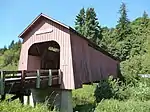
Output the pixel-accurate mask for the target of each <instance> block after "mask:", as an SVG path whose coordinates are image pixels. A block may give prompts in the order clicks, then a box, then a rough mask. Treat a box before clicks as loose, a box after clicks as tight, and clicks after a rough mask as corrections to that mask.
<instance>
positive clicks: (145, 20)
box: [142, 11, 149, 27]
mask: <svg viewBox="0 0 150 112" xmlns="http://www.w3.org/2000/svg"><path fill="white" fill-rule="evenodd" d="M148 21H149V20H148V14H147V13H146V11H144V13H143V16H142V26H143V27H147V26H148Z"/></svg>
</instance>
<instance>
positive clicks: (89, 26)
mask: <svg viewBox="0 0 150 112" xmlns="http://www.w3.org/2000/svg"><path fill="white" fill-rule="evenodd" d="M75 29H76V31H77V32H79V33H80V34H82V35H83V36H85V37H87V38H88V39H90V40H91V41H93V42H95V43H97V42H98V41H100V40H101V39H102V34H101V33H102V30H101V27H100V25H99V22H98V19H97V17H96V13H95V10H94V8H87V10H86V11H85V9H84V8H82V9H81V10H80V12H79V14H78V15H77V16H76V21H75Z"/></svg>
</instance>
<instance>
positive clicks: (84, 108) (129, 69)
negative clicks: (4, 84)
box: [0, 3, 150, 112]
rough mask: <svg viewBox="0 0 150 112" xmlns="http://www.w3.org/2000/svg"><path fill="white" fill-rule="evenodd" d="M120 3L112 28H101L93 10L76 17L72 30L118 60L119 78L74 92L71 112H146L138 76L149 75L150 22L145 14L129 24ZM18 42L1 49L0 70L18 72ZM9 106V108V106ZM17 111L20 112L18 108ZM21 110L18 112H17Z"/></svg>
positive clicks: (149, 100)
mask: <svg viewBox="0 0 150 112" xmlns="http://www.w3.org/2000/svg"><path fill="white" fill-rule="evenodd" d="M126 10H127V7H126V5H125V4H124V3H122V5H121V7H120V10H119V13H120V17H119V19H118V23H117V25H116V27H114V28H108V27H102V26H100V23H99V21H98V18H97V17H96V12H95V10H94V8H87V9H84V8H82V9H81V10H80V12H79V14H78V15H77V16H76V19H75V20H76V21H75V29H76V30H77V31H78V32H79V33H81V34H82V35H84V36H85V37H87V38H88V39H90V40H91V41H93V42H95V43H96V44H97V45H98V46H100V47H101V48H103V49H104V50H106V51H107V52H109V53H110V54H112V55H113V56H115V57H117V58H118V59H120V61H121V63H120V72H121V76H122V78H118V79H113V77H110V78H109V79H107V80H102V81H100V82H99V83H97V84H93V85H84V86H83V88H81V89H78V90H74V91H73V106H74V110H78V111H79V112H94V110H95V111H96V112H122V111H126V112H149V111H150V92H149V91H150V83H149V82H150V81H149V80H150V79H144V78H140V77H139V76H138V74H147V73H150V60H149V57H150V46H149V43H150V18H149V16H148V15H147V13H146V12H145V11H144V12H143V14H142V16H141V17H138V18H136V19H135V20H133V21H130V20H129V18H128V14H127V11H126ZM20 45H21V42H20V41H18V42H16V43H15V42H14V41H12V43H11V44H10V46H8V48H7V47H4V48H2V49H0V68H1V69H9V70H14V69H16V68H17V65H18V59H19V53H20V48H21V46H20ZM8 105H9V106H8ZM17 107H19V108H17ZM11 108H12V110H13V111H14V112H17V111H18V112H19V111H22V112H23V111H27V110H29V112H30V111H31V112H33V111H37V112H40V111H46V110H42V109H45V108H43V107H42V106H39V107H36V108H31V107H28V106H24V107H22V106H21V105H20V104H19V103H17V104H16V105H13V103H10V104H6V102H3V103H1V105H0V111H5V112H7V111H12V110H10V109H11ZM17 109H18V110H17ZM19 109H20V110H19Z"/></svg>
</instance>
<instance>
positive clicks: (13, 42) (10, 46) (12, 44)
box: [8, 40, 15, 49]
mask: <svg viewBox="0 0 150 112" xmlns="http://www.w3.org/2000/svg"><path fill="white" fill-rule="evenodd" d="M14 44H15V41H14V40H12V41H11V43H10V45H9V47H8V48H9V49H11V48H12V47H13V46H14Z"/></svg>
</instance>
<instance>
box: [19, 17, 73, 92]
mask: <svg viewBox="0 0 150 112" xmlns="http://www.w3.org/2000/svg"><path fill="white" fill-rule="evenodd" d="M47 28H51V29H52V30H53V32H51V33H46V34H41V35H36V34H35V32H36V31H39V30H43V29H47ZM23 39H24V40H23V44H22V49H21V55H20V61H19V70H22V69H23V70H24V69H25V70H27V69H30V68H28V66H32V67H33V66H34V65H30V64H33V61H34V60H30V59H29V61H30V62H29V61H28V58H29V56H28V50H29V48H30V46H31V45H33V44H34V43H40V42H46V41H51V40H54V41H56V42H57V43H58V44H59V45H60V69H61V70H62V72H63V85H62V88H67V89H73V88H74V77H73V70H72V55H71V43H70V32H69V30H68V29H67V28H64V27H63V26H61V25H58V24H56V23H54V22H52V21H49V20H47V19H44V18H43V20H41V21H40V22H39V23H38V25H36V27H35V28H33V29H32V30H31V32H30V33H29V34H28V35H27V36H26V37H24V38H23Z"/></svg>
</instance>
